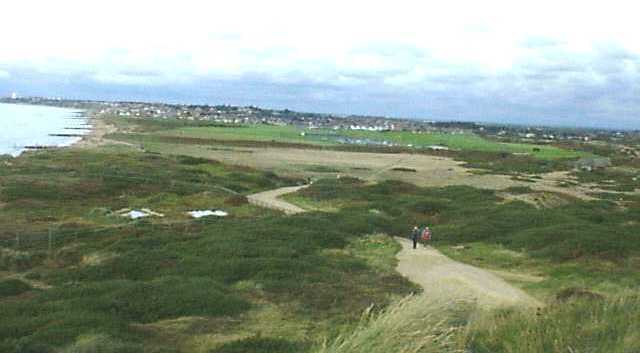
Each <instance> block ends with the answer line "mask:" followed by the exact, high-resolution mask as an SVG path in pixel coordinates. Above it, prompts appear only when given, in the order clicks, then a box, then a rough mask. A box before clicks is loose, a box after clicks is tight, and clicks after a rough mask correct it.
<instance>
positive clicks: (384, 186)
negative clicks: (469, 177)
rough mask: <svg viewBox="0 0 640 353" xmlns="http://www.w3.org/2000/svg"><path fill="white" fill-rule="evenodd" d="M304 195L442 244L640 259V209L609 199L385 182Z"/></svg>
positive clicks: (320, 187) (339, 185) (392, 230)
mask: <svg viewBox="0 0 640 353" xmlns="http://www.w3.org/2000/svg"><path fill="white" fill-rule="evenodd" d="M332 185H334V186H335V187H332ZM329 190H331V191H329ZM518 191H520V190H518ZM303 195H305V196H306V197H309V198H311V199H322V200H325V201H326V200H332V199H333V200H340V202H339V203H340V204H346V205H349V204H356V205H357V206H354V211H355V210H357V209H362V208H373V209H378V210H381V211H384V213H385V214H386V215H387V216H389V217H390V218H387V220H386V222H378V223H375V222H374V223H373V224H372V225H373V226H374V230H375V231H382V232H387V233H389V234H399V235H404V234H407V232H408V229H409V227H410V225H411V224H415V223H417V224H429V225H432V226H433V230H434V234H435V241H436V242H437V243H441V244H456V243H460V242H478V241H481V242H487V243H493V244H500V245H503V246H506V247H508V248H511V249H513V250H517V251H522V250H524V251H527V252H529V253H530V254H531V255H533V256H537V257H541V258H549V259H552V260H556V261H567V260H573V259H579V258H588V257H597V258H600V259H606V260H614V261H616V260H620V259H622V258H625V257H627V256H629V255H631V254H640V234H638V233H637V231H636V230H635V228H634V226H633V224H632V223H629V222H628V221H627V220H629V219H633V217H634V215H635V214H636V213H638V211H637V210H638V209H637V208H633V207H631V208H627V209H621V208H619V207H617V206H616V205H615V204H613V203H611V202H609V201H574V202H572V203H570V204H568V205H565V206H563V207H560V208H553V209H547V208H542V209H538V208H535V207H534V206H532V205H529V204H526V203H523V202H510V203H501V202H499V201H500V199H499V197H498V196H497V195H496V193H495V192H494V191H491V190H479V189H475V188H471V187H464V186H453V187H446V188H439V189H427V188H418V187H416V186H413V185H411V184H406V183H402V182H395V181H386V182H382V183H379V184H376V185H365V184H358V183H356V182H351V183H349V187H348V188H345V187H344V182H342V181H340V180H330V179H327V180H324V181H322V182H318V183H316V184H314V185H313V186H312V187H310V188H309V189H307V190H305V191H304V193H303Z"/></svg>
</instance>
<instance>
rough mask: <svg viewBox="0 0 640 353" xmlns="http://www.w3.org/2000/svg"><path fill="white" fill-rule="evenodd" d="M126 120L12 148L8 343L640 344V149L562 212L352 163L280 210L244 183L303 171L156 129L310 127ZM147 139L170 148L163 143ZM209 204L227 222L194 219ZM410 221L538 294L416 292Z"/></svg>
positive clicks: (240, 134) (496, 164)
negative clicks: (182, 151)
mask: <svg viewBox="0 0 640 353" xmlns="http://www.w3.org/2000/svg"><path fill="white" fill-rule="evenodd" d="M118 124H120V127H121V128H123V129H125V130H128V133H126V134H119V135H113V136H112V137H116V138H118V139H119V140H121V141H126V142H132V143H134V146H108V147H100V148H90V149H62V150H55V151H42V152H37V153H27V154H25V155H23V156H21V157H19V158H16V159H11V158H7V159H2V160H0V166H1V168H0V351H1V352H5V351H6V352H213V353H231V352H243V353H251V352H274V353H275V352H279V353H282V352H322V353H330V352H473V353H484V352H487V353H488V352H514V353H515V352H570V353H573V352H576V353H577V352H625V353H628V352H635V351H638V350H640V336H638V332H640V319H639V318H640V299H639V297H638V295H637V288H638V286H640V233H638V231H637V230H638V219H639V217H640V198H638V197H637V195H636V194H618V193H615V194H614V192H616V191H631V190H633V189H634V188H636V187H637V183H636V182H637V180H635V179H634V178H635V174H634V173H635V169H633V168H634V167H633V166H632V165H630V164H629V163H631V162H629V161H627V160H625V161H617V162H615V163H616V164H614V167H615V168H618V169H607V170H604V171H597V172H595V173H589V174H587V173H576V176H577V178H578V181H577V182H590V183H595V184H597V185H599V186H602V189H604V190H606V191H608V192H611V195H608V194H607V195H600V196H602V197H599V198H598V199H595V200H580V199H573V198H565V199H563V202H562V204H561V206H558V207H553V206H549V207H538V206H537V205H535V204H531V203H525V202H522V201H518V200H517V199H513V198H508V197H505V195H513V196H526V195H534V194H535V193H536V191H535V190H534V189H533V188H530V187H526V186H518V187H511V188H508V189H505V190H502V191H494V190H485V189H477V188H474V187H470V186H449V187H442V188H422V187H418V186H415V185H413V184H409V183H404V182H399V181H392V180H387V181H383V182H379V183H370V182H366V181H363V180H360V179H357V178H352V177H348V176H342V177H341V178H335V177H333V178H326V179H321V180H317V181H316V182H314V184H313V185H312V186H311V187H309V188H307V189H304V190H302V191H300V192H298V193H297V194H295V195H291V196H288V197H287V199H288V200H290V201H292V202H294V203H297V204H299V205H301V206H303V207H304V208H306V209H308V210H310V212H307V213H304V214H298V215H294V216H284V215H283V214H281V213H279V212H276V211H271V210H266V209H262V208H258V207H255V206H252V205H249V204H248V203H247V199H246V196H247V195H249V194H251V193H254V192H259V191H264V190H269V189H274V188H277V187H281V186H290V185H297V184H300V183H303V182H304V180H301V179H297V178H294V177H283V176H279V175H276V174H274V173H271V172H264V171H260V170H256V169H252V168H248V167H239V166H231V165H227V164H224V163H221V162H218V161H214V160H210V159H206V158H196V157H189V156H181V155H174V153H173V152H172V151H170V150H168V148H169V147H167V146H170V145H169V144H164V143H165V142H163V141H165V140H163V139H166V138H170V139H172V140H171V144H180V143H184V144H190V143H193V144H204V145H208V144H210V145H215V146H220V144H221V142H220V141H226V142H225V143H229V144H230V145H232V146H233V145H234V144H239V145H243V144H247V143H250V144H254V145H255V144H256V143H257V144H258V145H255V146H270V145H271V144H273V143H276V144H277V143H284V144H287V145H288V146H298V145H302V144H304V148H308V146H309V144H308V143H307V141H306V140H305V139H304V137H303V136H300V134H299V132H298V131H288V130H287V131H284V130H278V129H279V128H277V127H252V128H245V127H239V126H231V127H228V126H224V127H222V126H207V125H204V126H203V125H202V123H193V122H184V121H173V120H163V121H160V120H158V121H154V120H136V121H135V122H134V121H132V120H127V119H118ZM245 129H246V130H245ZM255 129H258V130H259V132H256V130H255ZM252 136H253V137H255V138H254V139H253V140H251V141H245V140H244V139H249V138H251V137H252ZM390 136H391V137H393V135H390ZM395 138H397V139H399V140H402V141H403V142H408V141H409V140H407V139H408V137H406V136H397V137H395ZM411 138H416V139H417V138H420V139H422V140H420V141H418V142H419V143H425V144H427V143H428V144H434V143H435V144H449V145H451V147H452V148H453V147H454V146H453V145H454V144H456V143H459V146H458V147H457V148H460V149H461V150H460V151H456V152H455V153H454V154H449V153H451V152H437V153H442V154H441V155H442V156H448V157H453V158H457V159H459V160H464V161H466V162H467V163H468V165H470V166H473V167H477V168H481V169H482V170H483V172H487V173H503V174H519V173H529V174H536V173H543V172H547V171H557V170H569V169H570V168H571V167H570V166H571V161H573V160H574V159H575V158H577V157H578V156H580V155H582V154H583V153H591V152H594V151H587V150H584V151H583V152H576V151H572V150H565V149H562V148H559V147H553V146H546V147H543V148H539V151H538V153H539V155H536V154H535V153H534V154H532V155H527V156H525V155H514V154H513V153H512V152H519V151H521V149H529V148H533V147H532V146H533V145H516V144H512V145H508V146H507V147H508V148H507V149H506V150H504V149H503V148H505V147H504V146H505V145H503V144H498V143H497V142H492V141H488V140H482V139H480V138H479V137H469V136H466V137H465V139H466V140H464V141H463V140H460V141H458V140H456V139H457V137H455V138H454V137H451V139H450V140H447V141H444V140H441V139H444V138H445V137H442V136H436V135H430V136H426V135H420V136H416V137H411ZM428 138H433V139H435V140H433V141H432V140H428ZM447 138H448V137H447ZM461 138H462V137H461ZM225 139H226V140H225ZM438 139H440V140H438ZM478 139H480V140H478ZM272 140H275V141H272ZM303 140H304V141H303ZM436 140H438V141H437V142H436ZM411 141H414V140H411ZM456 141H457V142H456ZM418 142H416V143H418ZM314 143H315V144H311V146H312V147H311V148H322V149H324V148H343V147H340V146H332V145H331V144H327V143H326V142H322V141H320V142H318V141H316V142H314ZM137 144H142V145H143V146H142V147H146V146H148V145H153V144H157V146H160V145H162V146H164V147H166V148H167V150H166V152H167V154H159V153H156V152H143V151H141V149H140V148H138V147H139V146H137ZM154 146H155V145H154ZM358 148H363V147H356V146H354V147H353V149H354V150H356V149H358ZM372 148H374V147H372ZM536 148H538V147H536ZM145 149H146V148H145ZM368 149H369V147H367V148H366V150H368ZM146 150H147V151H148V150H149V149H146ZM153 150H154V151H160V152H165V151H164V150H162V149H160V148H158V149H153ZM401 151H402V152H406V151H407V150H405V149H403V150H401ZM386 152H391V153H394V152H397V150H391V151H386ZM596 152H597V151H596ZM434 153H436V152H434ZM304 168H307V169H308V170H309V171H312V172H320V173H323V172H326V173H341V172H343V169H336V168H333V167H329V166H324V165H321V164H317V165H308V166H304ZM396 168H397V169H399V170H398V171H396V172H397V173H406V172H409V171H408V170H402V167H396ZM629 168H631V169H629ZM534 181H535V180H534ZM567 187H571V185H568V186H567ZM605 196H606V197H605ZM620 198H624V200H623V201H621V200H620ZM124 208H131V209H133V208H149V209H151V210H153V211H155V212H158V213H161V214H163V215H164V216H163V217H148V218H145V219H140V220H129V219H127V218H124V217H121V216H119V215H118V214H117V213H116V211H117V210H119V209H124ZM211 208H216V209H223V210H225V211H228V212H229V216H228V217H224V218H215V219H207V218H205V219H200V220H193V219H190V218H189V217H188V216H187V214H186V212H187V211H189V210H193V209H211ZM414 224H423V225H429V226H430V227H431V228H432V230H433V234H434V240H433V242H432V244H433V245H434V246H435V247H436V248H438V249H439V250H440V251H441V252H443V253H445V254H446V255H448V256H450V257H452V258H454V259H456V260H459V261H461V262H465V263H468V264H472V265H476V266H479V267H482V268H484V269H488V270H491V271H494V272H495V273H497V274H498V275H500V276H502V277H503V278H505V279H506V280H508V281H510V282H511V283H512V284H514V285H516V286H518V287H521V288H523V289H524V290H526V291H527V292H528V293H530V294H532V295H533V296H535V297H536V298H537V299H538V300H540V301H541V302H543V303H544V306H543V307H541V308H538V309H524V308H503V309H498V310H491V311H484V310H480V309H478V308H477V307H476V306H475V305H474V303H473V302H460V301H453V300H451V299H449V298H438V297H434V296H429V293H424V294H426V295H420V293H421V289H420V288H418V287H416V286H415V285H414V284H412V283H410V282H408V281H407V280H406V279H404V278H403V277H401V276H400V275H399V274H398V273H397V272H396V271H395V267H396V264H397V262H396V259H395V255H396V253H397V252H398V251H399V250H400V245H399V244H397V243H396V242H395V241H393V238H391V237H390V236H407V235H408V232H409V229H410V226H412V225H414ZM411 293H414V295H411V296H408V295H410V294H411ZM401 298H404V299H401Z"/></svg>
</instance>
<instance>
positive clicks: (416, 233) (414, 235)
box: [411, 226, 421, 249]
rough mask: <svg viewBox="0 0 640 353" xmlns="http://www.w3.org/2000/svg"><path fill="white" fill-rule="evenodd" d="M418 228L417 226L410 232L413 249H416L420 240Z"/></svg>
mask: <svg viewBox="0 0 640 353" xmlns="http://www.w3.org/2000/svg"><path fill="white" fill-rule="evenodd" d="M420 233H421V232H420V228H418V226H413V231H412V232H411V240H413V248H414V249H417V248H418V240H419V239H420Z"/></svg>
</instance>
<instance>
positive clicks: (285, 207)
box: [247, 185, 309, 215]
mask: <svg viewBox="0 0 640 353" xmlns="http://www.w3.org/2000/svg"><path fill="white" fill-rule="evenodd" d="M308 186H309V185H302V186H288V187H284V188H279V189H275V190H268V191H264V192H259V193H257V194H253V195H249V196H247V199H248V200H249V203H250V204H253V205H256V206H260V207H265V208H270V209H274V210H278V211H282V212H284V213H285V214H288V215H291V214H296V213H302V212H305V209H303V208H301V207H298V206H296V205H294V204H292V203H289V202H287V201H284V200H281V199H280V198H279V197H280V196H282V195H286V194H290V193H293V192H296V191H298V190H301V189H304V188H306V187H308Z"/></svg>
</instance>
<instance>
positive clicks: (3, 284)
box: [0, 279, 31, 298]
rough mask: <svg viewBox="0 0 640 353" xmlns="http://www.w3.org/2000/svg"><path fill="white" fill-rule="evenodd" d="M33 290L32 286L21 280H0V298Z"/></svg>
mask: <svg viewBox="0 0 640 353" xmlns="http://www.w3.org/2000/svg"><path fill="white" fill-rule="evenodd" d="M30 290H31V286H30V285H28V284H26V283H24V282H23V281H21V280H19V279H6V280H0V298H3V297H10V296H14V295H18V294H22V293H24V292H28V291H30Z"/></svg>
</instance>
